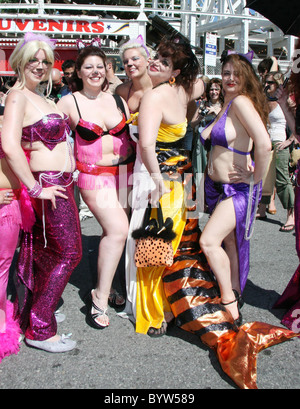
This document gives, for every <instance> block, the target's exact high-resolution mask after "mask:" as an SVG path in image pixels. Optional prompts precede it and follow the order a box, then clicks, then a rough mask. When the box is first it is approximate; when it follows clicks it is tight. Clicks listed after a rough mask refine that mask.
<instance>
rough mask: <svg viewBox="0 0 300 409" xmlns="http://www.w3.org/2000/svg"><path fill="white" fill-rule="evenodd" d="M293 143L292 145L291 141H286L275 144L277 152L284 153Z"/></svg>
mask: <svg viewBox="0 0 300 409" xmlns="http://www.w3.org/2000/svg"><path fill="white" fill-rule="evenodd" d="M291 143H292V142H291V141H290V140H289V139H287V140H285V141H283V142H277V143H276V144H275V146H276V151H282V150H283V149H285V148H287V147H288V146H290V144H291Z"/></svg>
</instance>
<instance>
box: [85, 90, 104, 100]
mask: <svg viewBox="0 0 300 409" xmlns="http://www.w3.org/2000/svg"><path fill="white" fill-rule="evenodd" d="M82 92H83V93H84V95H85V96H86V97H87V98H89V99H97V98H100V95H101V91H100V93H99V94H98V95H96V96H95V95H90V94H88V93H87V92H86V91H84V90H82Z"/></svg>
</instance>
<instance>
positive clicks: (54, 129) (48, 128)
mask: <svg viewBox="0 0 300 409" xmlns="http://www.w3.org/2000/svg"><path fill="white" fill-rule="evenodd" d="M70 131H71V130H70V125H69V121H68V117H67V116H66V115H65V114H64V117H63V118H62V117H61V116H60V115H59V114H56V113H53V114H47V115H44V116H43V117H42V118H41V119H40V120H39V121H37V122H35V123H34V124H32V125H28V126H25V127H24V128H23V130H22V141H24V142H30V144H31V145H32V143H33V142H36V141H40V142H43V144H44V145H45V146H47V148H48V149H50V150H52V149H54V148H55V146H56V145H57V144H58V143H60V142H63V141H66V140H67V135H68V134H69V133H70Z"/></svg>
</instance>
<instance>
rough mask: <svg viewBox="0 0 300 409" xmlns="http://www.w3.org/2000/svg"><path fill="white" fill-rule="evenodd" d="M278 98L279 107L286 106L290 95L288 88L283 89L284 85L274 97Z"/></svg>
mask: <svg viewBox="0 0 300 409" xmlns="http://www.w3.org/2000/svg"><path fill="white" fill-rule="evenodd" d="M274 96H275V97H276V98H277V102H278V104H279V105H284V104H285V103H287V100H288V97H289V93H288V89H287V88H283V86H282V85H280V86H279V87H278V88H277V90H276V92H275V95H274Z"/></svg>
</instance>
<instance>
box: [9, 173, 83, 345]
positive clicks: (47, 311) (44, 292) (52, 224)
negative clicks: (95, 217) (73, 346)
mask: <svg viewBox="0 0 300 409" xmlns="http://www.w3.org/2000/svg"><path fill="white" fill-rule="evenodd" d="M43 173H44V174H45V173H46V174H47V175H48V177H50V179H48V181H47V182H43V187H48V186H51V185H53V184H55V185H61V186H63V187H65V186H66V184H67V181H68V180H70V177H71V175H70V174H69V173H64V174H63V175H62V177H60V178H59V179H57V178H55V177H54V176H55V173H57V172H43ZM33 175H34V177H35V179H36V180H39V175H40V172H34V173H33ZM52 176H53V178H52V179H51V177H52ZM65 189H66V192H64V194H65V195H66V196H68V199H63V198H60V197H58V196H57V197H56V209H54V210H53V209H52V204H51V202H50V200H45V201H42V200H40V199H32V204H33V207H34V210H35V216H36V222H35V224H34V226H33V230H32V232H31V233H24V235H23V239H22V242H21V248H20V254H19V259H18V263H17V293H18V300H17V301H16V303H15V307H16V308H17V311H16V315H17V316H18V318H19V320H20V326H21V329H22V331H23V332H24V333H25V336H26V338H29V339H34V340H38V341H43V340H46V339H48V338H51V337H52V336H54V335H55V334H56V331H57V324H56V320H55V316H54V312H55V310H56V308H57V304H58V302H59V299H60V297H61V296H62V294H63V291H64V289H65V287H66V285H67V283H68V281H69V279H70V276H71V274H72V272H73V270H74V268H75V267H76V266H77V265H78V264H79V262H80V260H81V255H82V244H81V231H80V223H79V217H78V210H77V206H76V203H75V199H74V187H73V183H71V185H70V186H67V187H65ZM43 202H44V209H43ZM43 213H44V217H45V235H46V239H47V241H46V243H47V244H46V247H45V240H44V226H43V219H42V218H43Z"/></svg>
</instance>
